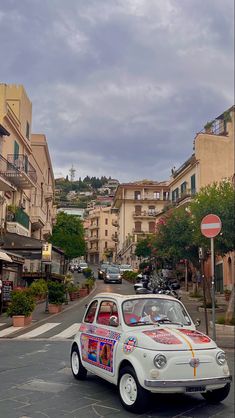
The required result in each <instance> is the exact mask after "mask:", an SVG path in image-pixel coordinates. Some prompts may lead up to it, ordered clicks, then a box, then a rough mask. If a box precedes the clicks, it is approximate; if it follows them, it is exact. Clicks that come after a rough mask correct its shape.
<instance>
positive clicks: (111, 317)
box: [109, 315, 118, 327]
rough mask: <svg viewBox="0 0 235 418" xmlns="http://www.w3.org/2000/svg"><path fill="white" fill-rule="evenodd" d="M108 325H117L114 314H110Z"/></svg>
mask: <svg viewBox="0 0 235 418" xmlns="http://www.w3.org/2000/svg"><path fill="white" fill-rule="evenodd" d="M109 325H111V326H112V327H117V326H118V319H117V317H116V316H115V315H112V316H110V318H109Z"/></svg>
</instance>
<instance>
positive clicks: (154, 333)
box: [143, 328, 182, 345]
mask: <svg viewBox="0 0 235 418" xmlns="http://www.w3.org/2000/svg"><path fill="white" fill-rule="evenodd" d="M143 334H145V335H147V336H148V337H150V338H152V340H154V341H155V342H156V343H161V344H179V345H180V344H182V341H180V340H179V338H177V336H176V335H174V334H173V333H172V332H170V331H168V330H166V329H164V328H163V329H154V330H151V331H143Z"/></svg>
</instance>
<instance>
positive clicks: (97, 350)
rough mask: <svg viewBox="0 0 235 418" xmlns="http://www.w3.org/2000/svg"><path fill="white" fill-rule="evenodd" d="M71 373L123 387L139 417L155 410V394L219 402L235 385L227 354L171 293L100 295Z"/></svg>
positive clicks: (78, 341)
mask: <svg viewBox="0 0 235 418" xmlns="http://www.w3.org/2000/svg"><path fill="white" fill-rule="evenodd" d="M71 369H72V373H73V376H74V377H75V378H76V379H79V380H83V379H85V378H86V375H87V371H89V372H91V373H93V374H96V375H97V376H99V377H101V378H103V379H105V380H107V381H109V382H110V383H113V384H115V385H117V386H118V390H119V397H120V400H121V403H122V405H123V406H124V407H125V408H126V409H127V410H129V411H132V412H136V413H138V414H140V413H141V412H144V411H145V410H146V409H147V408H149V394H150V392H153V393H165V394H169V393H184V394H187V393H188V394H190V395H192V394H193V393H196V394H198V393H199V394H201V395H202V396H203V398H204V399H206V401H208V402H212V403H219V402H221V401H223V400H224V399H225V398H226V397H227V395H228V393H229V390H230V382H231V375H230V372H229V368H228V365H227V361H226V355H225V352H224V351H223V350H221V349H220V348H218V347H217V345H216V343H215V342H214V341H212V340H211V338H210V337H208V336H207V335H205V334H202V333H201V332H199V331H198V330H196V327H195V325H194V323H193V321H192V319H191V318H190V315H189V313H188V312H187V310H186V308H185V307H184V305H183V304H182V303H181V302H180V301H178V300H176V299H174V298H173V297H170V296H165V295H141V296H137V295H118V294H116V293H103V294H102V293H100V294H98V295H96V296H95V297H94V298H93V299H92V300H91V302H90V303H89V305H88V307H87V309H86V312H85V315H84V317H83V321H82V323H81V324H79V328H78V332H77V334H76V335H75V338H74V341H73V343H72V347H71ZM93 383H94V382H93Z"/></svg>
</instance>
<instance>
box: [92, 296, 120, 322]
mask: <svg viewBox="0 0 235 418" xmlns="http://www.w3.org/2000/svg"><path fill="white" fill-rule="evenodd" d="M111 317H116V324H115V323H114V322H110V318H111ZM97 324H102V325H110V326H118V310H117V305H116V303H114V302H112V301H106V300H105V301H103V302H101V304H100V309H99V312H98V316H97Z"/></svg>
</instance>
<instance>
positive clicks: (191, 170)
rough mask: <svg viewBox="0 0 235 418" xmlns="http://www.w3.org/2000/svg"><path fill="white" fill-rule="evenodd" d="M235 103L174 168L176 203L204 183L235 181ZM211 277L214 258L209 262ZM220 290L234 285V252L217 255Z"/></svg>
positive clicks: (172, 183) (172, 184)
mask: <svg viewBox="0 0 235 418" xmlns="http://www.w3.org/2000/svg"><path fill="white" fill-rule="evenodd" d="M234 113H235V107H234V106H232V107H230V108H229V109H227V110H226V111H224V112H223V113H222V114H221V115H219V116H217V117H216V118H215V119H214V120H213V121H211V122H210V123H207V124H206V125H205V127H204V129H203V130H202V131H200V132H199V133H197V135H196V137H195V140H194V153H193V154H192V155H191V157H190V158H189V159H187V160H186V161H185V162H184V163H183V164H182V165H181V166H180V167H179V168H178V169H177V170H172V177H171V179H170V182H169V186H170V199H171V202H172V203H173V204H174V205H176V206H179V205H186V204H187V203H188V202H189V201H190V200H191V199H192V198H193V196H194V195H195V193H197V192H199V191H200V190H201V188H202V187H204V186H207V185H210V184H212V183H214V182H220V181H222V180H224V179H228V180H229V181H231V182H232V181H234V175H235V144H234V142H235V139H234ZM205 269H206V271H205V273H206V274H207V276H208V277H209V276H210V274H211V272H210V261H209V262H208V263H207V264H206V265H205ZM215 275H216V283H217V290H218V291H221V292H222V291H223V288H224V287H228V288H231V287H232V283H234V277H235V256H234V252H232V253H229V254H227V255H226V257H224V258H221V257H217V259H216V265H215Z"/></svg>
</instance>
